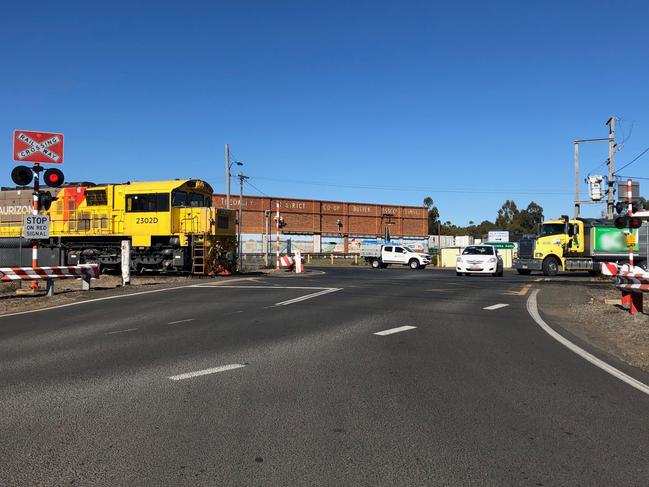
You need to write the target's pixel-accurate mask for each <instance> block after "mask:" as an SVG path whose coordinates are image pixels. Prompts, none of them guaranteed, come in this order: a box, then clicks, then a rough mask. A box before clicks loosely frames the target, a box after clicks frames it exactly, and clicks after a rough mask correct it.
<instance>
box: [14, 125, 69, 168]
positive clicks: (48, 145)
mask: <svg viewBox="0 0 649 487" xmlns="http://www.w3.org/2000/svg"><path fill="white" fill-rule="evenodd" d="M14 161H20V162H39V163H45V164H61V163H62V162H63V134H53V133H51V132H34V131H30V130H14Z"/></svg>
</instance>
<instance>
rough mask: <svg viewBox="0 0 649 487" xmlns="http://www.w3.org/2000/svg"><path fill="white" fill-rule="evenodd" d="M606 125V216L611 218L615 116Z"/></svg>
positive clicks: (613, 198) (613, 199)
mask: <svg viewBox="0 0 649 487" xmlns="http://www.w3.org/2000/svg"><path fill="white" fill-rule="evenodd" d="M606 125H608V200H607V203H606V218H608V219H609V220H612V219H613V207H614V202H615V194H614V191H615V190H614V187H613V185H614V184H615V182H614V180H613V178H614V177H615V176H614V170H613V169H614V166H613V154H614V153H615V117H611V118H609V119H608V121H607V122H606Z"/></svg>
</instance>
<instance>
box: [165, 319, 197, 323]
mask: <svg viewBox="0 0 649 487" xmlns="http://www.w3.org/2000/svg"><path fill="white" fill-rule="evenodd" d="M190 321H196V318H187V319H186V320H178V321H170V322H169V323H167V324H168V325H177V324H179V323H189V322H190Z"/></svg>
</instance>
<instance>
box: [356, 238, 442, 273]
mask: <svg viewBox="0 0 649 487" xmlns="http://www.w3.org/2000/svg"><path fill="white" fill-rule="evenodd" d="M361 257H363V258H364V259H365V262H367V263H368V264H370V265H371V266H372V267H373V268H375V269H379V268H380V269H385V268H386V267H387V266H389V265H390V264H400V265H407V266H409V267H410V268H411V269H423V268H425V267H426V266H427V265H428V264H430V256H428V255H427V254H421V253H419V252H415V251H414V250H411V249H409V248H408V247H406V246H405V245H396V244H388V245H381V244H362V245H361Z"/></svg>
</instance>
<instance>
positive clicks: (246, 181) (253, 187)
mask: <svg viewBox="0 0 649 487" xmlns="http://www.w3.org/2000/svg"><path fill="white" fill-rule="evenodd" d="M244 183H245V184H247V185H248V186H250V187H251V188H252V189H254V190H256V191H257V192H258V193H261V194H262V195H264V196H265V197H266V198H270V196H268V195H267V194H266V193H264V192H263V191H262V190H261V189H259V188H258V187H257V186H255V185H254V184H252V183H251V182H250V181H249V180H248V179H246V180H245V181H244Z"/></svg>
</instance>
